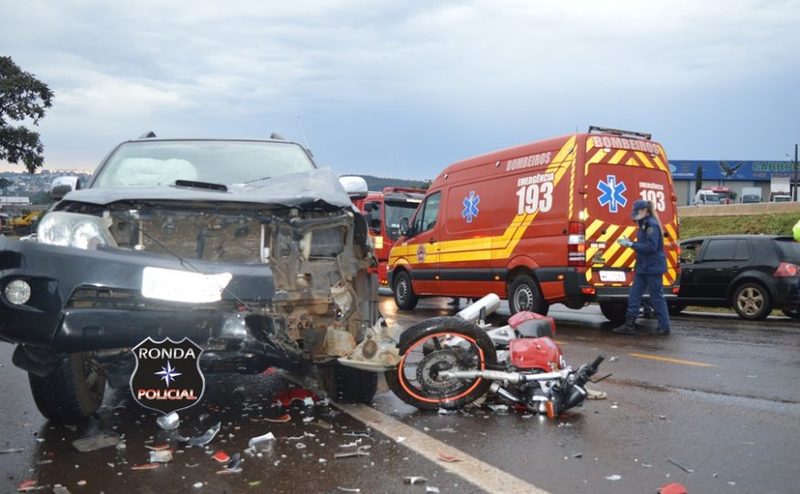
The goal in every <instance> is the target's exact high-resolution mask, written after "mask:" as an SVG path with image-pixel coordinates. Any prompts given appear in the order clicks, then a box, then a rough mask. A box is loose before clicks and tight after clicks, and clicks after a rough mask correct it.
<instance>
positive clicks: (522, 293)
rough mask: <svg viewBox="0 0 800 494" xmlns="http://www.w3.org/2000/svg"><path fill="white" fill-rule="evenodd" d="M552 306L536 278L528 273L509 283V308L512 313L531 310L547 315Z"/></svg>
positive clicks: (516, 277)
mask: <svg viewBox="0 0 800 494" xmlns="http://www.w3.org/2000/svg"><path fill="white" fill-rule="evenodd" d="M549 309H550V306H549V305H548V304H547V302H545V300H544V297H543V296H542V291H541V290H540V289H539V284H538V283H536V280H534V279H533V278H531V277H530V276H528V275H527V274H520V275H517V276H515V277H514V279H512V280H511V283H510V284H509V285H508V310H509V311H511V314H516V313H517V312H523V311H529V312H535V313H537V314H541V315H543V316H546V315H547V311H548V310H549Z"/></svg>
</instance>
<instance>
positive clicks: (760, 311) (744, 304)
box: [733, 283, 772, 321]
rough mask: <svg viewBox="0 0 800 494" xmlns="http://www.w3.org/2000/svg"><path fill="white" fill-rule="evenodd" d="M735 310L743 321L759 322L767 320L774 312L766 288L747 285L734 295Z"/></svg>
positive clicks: (753, 284) (751, 284)
mask: <svg viewBox="0 0 800 494" xmlns="http://www.w3.org/2000/svg"><path fill="white" fill-rule="evenodd" d="M733 309H734V310H735V311H736V313H737V314H739V317H741V318H742V319H748V320H750V321H757V320H761V319H764V318H766V317H767V316H768V315H769V313H770V312H772V300H770V296H769V292H767V289H766V288H764V286H762V285H759V284H757V283H745V284H743V285H741V286H740V287H739V288H737V289H736V293H734V295H733Z"/></svg>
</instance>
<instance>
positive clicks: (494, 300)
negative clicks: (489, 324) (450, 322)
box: [456, 293, 500, 322]
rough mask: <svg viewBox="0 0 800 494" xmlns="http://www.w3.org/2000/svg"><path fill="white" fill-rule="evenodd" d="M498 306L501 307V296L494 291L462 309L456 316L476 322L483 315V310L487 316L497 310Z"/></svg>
mask: <svg viewBox="0 0 800 494" xmlns="http://www.w3.org/2000/svg"><path fill="white" fill-rule="evenodd" d="M498 307H500V297H498V296H497V295H496V294H494V293H490V294H489V295H486V296H485V297H483V298H482V299H480V300H478V301H477V302H475V303H474V304H472V305H470V306H468V307H467V308H466V309H464V310H462V311H460V312H459V313H458V314H456V317H460V318H461V319H464V320H465V321H469V322H476V321H477V320H478V319H480V317H481V311H483V315H484V317H485V316H488V315H489V314H491V313H492V312H494V311H496V310H497V308H498Z"/></svg>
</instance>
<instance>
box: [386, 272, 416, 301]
mask: <svg viewBox="0 0 800 494" xmlns="http://www.w3.org/2000/svg"><path fill="white" fill-rule="evenodd" d="M392 292H393V293H394V303H395V304H397V308H398V309H400V310H414V307H416V306H417V302H419V297H417V294H416V293H414V287H413V286H412V285H411V275H409V274H408V271H400V272H399V273H397V274H396V275H395V277H394V284H393V286H392Z"/></svg>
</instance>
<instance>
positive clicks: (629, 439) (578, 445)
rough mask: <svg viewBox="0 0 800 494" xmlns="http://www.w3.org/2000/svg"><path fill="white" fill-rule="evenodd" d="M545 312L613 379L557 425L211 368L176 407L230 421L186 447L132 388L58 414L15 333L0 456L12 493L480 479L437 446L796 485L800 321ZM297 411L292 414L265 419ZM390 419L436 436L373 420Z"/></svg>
mask: <svg viewBox="0 0 800 494" xmlns="http://www.w3.org/2000/svg"><path fill="white" fill-rule="evenodd" d="M382 310H383V312H384V314H385V315H386V317H387V320H388V321H389V323H390V324H395V325H396V326H397V327H398V328H399V327H407V326H408V325H410V324H413V322H415V321H418V320H421V319H424V318H427V317H433V316H437V315H447V314H451V313H452V309H451V308H450V307H448V306H447V305H446V300H445V299H431V300H424V301H423V302H422V303H421V304H420V306H419V307H418V309H417V310H415V311H414V312H412V313H406V314H403V313H397V311H396V310H395V308H394V304H393V302H392V301H391V299H390V298H387V297H384V298H382ZM551 315H553V316H554V317H555V318H556V320H557V323H558V332H557V335H556V340H557V341H558V342H559V344H561V346H562V350H563V352H564V354H565V357H566V358H567V360H568V362H570V363H571V364H572V365H573V366H577V365H580V364H582V363H584V362H588V361H590V360H591V359H593V358H594V357H595V356H596V355H597V354H598V353H604V354H605V355H606V356H607V357H616V358H615V359H614V361H613V362H610V361H609V360H607V361H606V362H605V363H604V364H603V365H602V366H601V369H600V372H599V374H598V375H604V374H607V373H613V376H612V377H610V378H608V379H606V380H605V381H603V382H601V383H598V384H596V385H594V388H595V389H599V390H603V391H606V392H607V393H608V395H609V397H608V399H607V400H604V401H589V402H587V403H586V404H585V406H584V407H582V408H578V409H576V410H574V411H570V412H571V413H569V414H565V415H562V416H561V417H560V418H559V419H557V420H548V419H546V418H543V417H538V416H526V415H521V414H518V413H514V412H512V413H508V414H496V413H493V412H491V411H488V410H484V409H482V408H477V407H476V408H470V409H467V410H464V411H462V412H459V413H456V414H452V415H439V414H436V413H423V412H419V411H417V410H416V409H414V408H413V407H410V406H408V405H406V404H404V403H403V402H401V401H400V400H399V399H397V398H396V397H395V396H394V395H392V394H391V393H390V392H388V391H387V390H386V388H385V386H382V387H381V389H380V391H379V394H378V396H377V397H376V400H375V403H374V405H373V408H374V409H375V410H377V412H375V414H376V415H374V416H375V417H378V418H377V419H375V418H373V420H375V423H374V424H372V425H374V426H375V427H374V428H372V427H370V424H365V423H363V422H359V421H358V420H355V419H354V418H352V417H351V416H349V415H348V414H346V413H342V412H339V411H337V410H336V409H335V408H329V407H325V406H323V405H321V404H318V405H316V406H314V407H307V406H304V405H302V404H300V403H295V404H294V405H292V407H291V408H289V409H288V410H287V409H283V408H281V407H274V406H271V405H272V403H273V402H274V401H275V397H276V396H277V395H279V393H280V392H281V391H282V390H285V389H286V388H287V387H288V386H290V384H289V383H287V381H285V380H284V379H282V378H281V377H280V376H278V375H275V374H271V375H268V376H208V379H207V390H206V396H205V397H204V399H203V402H202V403H201V404H199V405H197V406H196V407H194V408H192V409H190V410H186V411H183V412H181V419H182V424H181V426H180V428H179V430H180V433H181V434H183V435H197V434H201V433H202V432H204V431H205V430H207V429H208V428H209V427H211V426H213V425H214V424H215V423H217V422H220V423H221V430H220V432H219V433H218V434H217V436H216V437H215V438H214V440H213V441H212V442H211V443H210V444H209V445H208V446H207V447H205V448H202V447H194V448H187V447H184V446H182V445H181V444H180V443H178V442H176V440H175V437H174V435H173V436H170V435H169V434H168V433H166V432H164V431H161V430H160V429H159V428H158V427H157V425H156V424H155V416H156V415H155V414H154V413H151V412H149V411H146V410H145V409H143V408H140V407H139V406H138V405H135V404H132V403H131V401H132V400H131V398H130V397H129V396H128V395H127V394H126V393H125V392H113V393H111V394H110V395H109V396H108V397H107V399H106V401H105V404H104V405H105V406H104V408H103V409H101V411H100V413H99V414H98V416H97V417H96V418H94V419H93V420H91V421H87V422H86V423H83V424H70V427H67V426H61V425H59V426H57V425H51V424H49V423H47V422H46V421H44V420H43V419H42V418H41V416H40V415H39V414H38V412H37V411H36V408H35V405H34V404H33V400H32V398H31V396H30V392H29V390H28V385H27V378H26V376H25V373H23V372H22V371H20V370H18V369H16V368H14V367H13V365H12V364H11V353H12V346H11V345H6V344H3V345H0V364H1V365H2V367H1V368H0V396H2V406H1V407H0V412H2V413H0V450H11V451H16V450H17V449H21V450H22V451H21V452H10V453H5V454H0V467H1V471H2V478H0V492H14V491H16V489H17V487H18V485H19V484H20V482H22V481H23V480H26V479H31V480H35V481H36V482H37V485H39V486H50V487H46V488H45V489H43V490H42V491H41V492H53V489H52V486H53V485H55V484H61V485H64V486H66V487H67V488H68V489H69V491H70V492H73V493H77V492H106V493H115V492H145V493H149V492H170V491H172V492H251V491H252V492H348V491H347V490H343V489H356V488H359V489H361V492H363V493H371V492H409V493H412V492H426V486H432V487H437V488H438V489H439V490H440V491H441V492H443V493H444V492H483V491H484V490H483V489H481V488H479V487H476V486H475V485H473V484H471V483H469V482H467V481H466V480H465V479H464V478H463V477H462V476H460V475H459V471H458V470H459V468H463V466H464V465H463V464H462V465H461V466H459V462H456V463H446V462H443V461H441V460H438V459H437V458H436V453H437V452H432V451H429V450H430V449H431V448H433V449H437V450H438V449H439V448H442V447H446V448H447V450H448V452H450V453H451V454H453V455H455V456H459V455H463V456H464V458H467V457H474V458H476V459H477V460H479V461H482V462H484V463H485V464H486V465H488V466H491V467H494V468H495V469H497V470H498V471H502V472H506V473H507V474H510V475H512V476H514V477H516V478H518V479H520V480H521V481H523V482H527V483H528V484H529V485H530V486H536V487H538V488H540V489H543V490H545V491H549V492H559V493H560V492H568V493H569V492H586V493H605V492H608V493H612V492H613V493H618V492H655V491H656V490H657V488H658V487H659V486H661V485H664V484H666V483H669V482H681V483H683V484H684V485H686V486H687V487H688V489H689V492H691V493H695V492H726V493H727V492H730V493H740V492H741V493H745V492H760V493H767V492H775V493H784V492H800V480H798V478H797V474H796V472H797V458H798V456H800V455H799V454H800V426H798V424H800V420H799V419H800V382H799V380H800V325H798V323H797V321H793V320H789V319H786V318H771V319H770V320H768V321H764V322H759V323H750V322H744V321H741V320H739V319H738V318H736V317H731V316H728V315H723V314H714V315H708V314H705V315H699V314H691V315H685V316H681V317H678V318H674V319H673V334H672V336H670V337H669V338H658V337H640V336H618V335H613V334H611V333H610V332H609V328H608V327H607V324H605V323H604V319H603V318H602V316H601V315H600V314H599V310H597V308H596V307H587V308H584V309H583V310H581V311H571V310H569V309H565V308H560V307H559V306H556V307H554V308H553V309H552V310H551ZM497 320H498V322H500V321H502V312H501V314H500V316H499V317H498V319H497ZM286 412H288V413H289V415H290V416H291V420H290V421H289V422H286V423H278V422H272V421H270V419H272V420H274V419H276V418H277V417H280V416H282V415H283V414H284V413H286ZM381 414H383V415H381ZM381 417H387V418H383V419H382V418H381ZM392 419H394V420H392ZM394 421H398V422H399V423H400V425H401V426H403V427H411V428H412V429H413V430H414V431H416V432H417V433H419V435H420V436H421V437H423V438H434V439H436V440H438V441H440V442H439V443H433V445H432V444H431V443H428V442H425V441H422V442H420V441H419V440H418V439H419V438H414V437H411V434H409V439H408V440H405V438H404V437H398V436H396V435H389V436H387V435H384V434H381V433H380V432H379V431H378V430H377V429H381V428H384V426H386V424H387V423H389V422H394ZM95 430H107V431H113V432H116V433H118V434H120V436H121V437H122V438H123V440H124V441H123V442H124V444H125V447H124V448H122V449H118V448H115V447H110V448H106V449H101V450H98V451H93V452H89V453H79V452H77V451H76V450H75V449H74V448H73V447H72V444H71V441H72V440H74V439H77V438H79V437H81V436H84V435H86V434H87V433H90V432H92V431H95ZM267 432H272V433H273V434H274V435H275V436H276V438H277V439H276V441H275V442H274V445H273V446H272V447H271V448H269V449H267V450H265V451H261V452H260V456H259V455H249V454H247V453H245V452H244V451H245V449H246V448H247V446H248V440H249V438H251V437H254V436H260V435H262V434H265V433H267ZM359 441H360V442H359ZM353 443H357V444H353ZM161 444H169V445H170V446H171V447H172V448H173V450H174V455H173V457H174V459H173V461H172V462H171V463H169V464H167V465H162V466H161V467H159V468H157V469H154V470H142V471H139V470H133V469H132V467H133V466H134V465H140V464H144V463H147V462H148V454H149V450H148V448H147V447H148V446H150V447H154V446H158V445H161ZM298 444H302V445H303V446H302V447H298V446H297V445H298ZM348 444H350V445H352V446H350V447H348V448H342V447H341V446H343V445H348ZM420 445H424V446H420ZM442 445H444V446H442ZM359 446H370V447H369V448H368V449H364V450H362V451H364V452H368V453H369V456H360V457H353V458H345V459H337V458H335V457H334V454H335V453H338V452H342V451H353V450H355V448H357V447H359ZM415 448H416V450H415ZM425 449H427V451H426V450H425ZM218 451H224V452H225V453H227V454H229V455H234V454H236V453H239V454H240V455H242V458H243V460H244V461H243V463H242V465H241V468H242V471H241V472H240V473H227V474H218V473H217V472H218V471H224V465H222V464H220V463H217V462H216V461H214V460H213V459H212V458H211V455H212V454H213V453H215V452H218ZM424 454H426V455H427V458H426V457H425V455H424ZM470 466H471V464H470ZM686 470H691V473H689V472H687V471H686ZM406 476H422V477H426V478H427V484H425V485H407V484H404V483H403V477H406ZM615 476H618V477H619V479H618V480H609V479H608V478H611V479H614V478H617V477H615ZM81 481H85V482H86V483H85V485H80V484H79V483H81V484H82V482H81ZM488 482H489V481H488V480H487V484H486V485H489V484H488ZM195 484H196V485H197V487H195ZM531 488H533V487H531Z"/></svg>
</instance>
